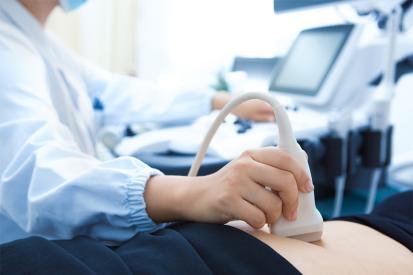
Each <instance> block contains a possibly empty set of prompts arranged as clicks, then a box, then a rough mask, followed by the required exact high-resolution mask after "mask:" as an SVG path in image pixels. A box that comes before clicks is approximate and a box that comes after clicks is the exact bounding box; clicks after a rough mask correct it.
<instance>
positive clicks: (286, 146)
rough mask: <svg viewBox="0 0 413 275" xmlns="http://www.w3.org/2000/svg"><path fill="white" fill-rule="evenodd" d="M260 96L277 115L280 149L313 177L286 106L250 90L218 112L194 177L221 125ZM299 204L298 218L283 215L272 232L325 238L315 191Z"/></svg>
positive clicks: (301, 196)
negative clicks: (247, 102)
mask: <svg viewBox="0 0 413 275" xmlns="http://www.w3.org/2000/svg"><path fill="white" fill-rule="evenodd" d="M251 99H260V100H264V101H266V102H267V103H269V104H270V105H271V107H272V109H273V111H274V114H275V115H276V117H277V124H278V132H279V134H278V136H279V138H278V148H280V149H281V150H284V151H286V152H288V153H289V154H290V155H291V156H292V157H293V158H294V159H295V160H297V161H298V163H299V164H300V165H301V166H302V167H303V168H304V169H305V171H306V172H307V174H308V175H310V177H311V172H310V167H309V165H308V161H307V155H306V153H305V152H304V151H303V150H302V149H301V147H300V145H299V144H298V143H297V141H296V139H295V137H294V133H293V130H292V127H291V122H290V120H289V118H288V115H287V113H286V112H285V110H284V107H283V106H282V105H281V104H280V103H279V102H278V101H277V100H276V99H275V98H274V97H273V96H270V95H266V94H263V93H247V94H243V95H240V96H239V97H236V98H234V99H233V100H231V101H230V102H229V103H228V104H227V105H226V106H225V107H224V109H223V110H222V111H221V112H220V113H219V114H218V116H217V117H216V119H215V120H214V122H213V123H212V125H211V128H210V129H209V130H208V132H207V134H206V135H205V138H204V140H203V142H202V145H201V147H200V149H199V151H198V153H197V155H196V158H195V161H194V164H193V165H192V166H191V169H190V171H189V174H188V176H190V177H194V176H196V175H197V174H198V170H199V168H200V166H201V164H202V160H203V159H204V157H205V154H206V152H207V149H208V146H209V144H210V143H211V140H212V138H213V137H214V135H215V134H216V132H217V130H218V128H219V126H220V125H221V124H222V122H223V121H224V119H225V117H226V116H227V115H228V114H229V113H230V112H231V111H232V110H233V109H234V108H235V107H237V106H238V105H240V104H241V103H243V102H245V101H247V100H251ZM298 200H299V206H298V216H297V220H296V221H293V222H291V221H287V220H286V219H285V218H284V217H281V218H280V219H279V220H277V222H276V223H275V224H273V225H270V228H271V233H273V234H275V235H278V236H283V237H293V238H296V239H300V240H303V241H306V242H314V241H318V240H320V239H321V235H322V232H323V219H322V217H321V215H320V212H318V210H317V208H316V205H315V200H314V192H311V193H306V194H304V193H300V194H299V198H298Z"/></svg>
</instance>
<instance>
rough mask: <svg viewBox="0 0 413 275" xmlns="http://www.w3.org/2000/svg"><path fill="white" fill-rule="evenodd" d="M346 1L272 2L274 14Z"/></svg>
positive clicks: (345, 0)
mask: <svg viewBox="0 0 413 275" xmlns="http://www.w3.org/2000/svg"><path fill="white" fill-rule="evenodd" d="M340 2H343V3H344V2H348V0H274V10H275V12H287V11H290V10H294V9H303V8H310V7H315V6H319V5H326V4H340Z"/></svg>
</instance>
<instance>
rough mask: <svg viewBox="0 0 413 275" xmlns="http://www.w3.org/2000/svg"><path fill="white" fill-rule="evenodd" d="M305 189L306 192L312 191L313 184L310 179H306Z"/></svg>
mask: <svg viewBox="0 0 413 275" xmlns="http://www.w3.org/2000/svg"><path fill="white" fill-rule="evenodd" d="M305 190H306V191H307V192H311V191H314V185H313V182H312V180H311V179H309V180H307V182H306V183H305Z"/></svg>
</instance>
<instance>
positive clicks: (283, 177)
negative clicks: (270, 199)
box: [250, 161, 298, 220]
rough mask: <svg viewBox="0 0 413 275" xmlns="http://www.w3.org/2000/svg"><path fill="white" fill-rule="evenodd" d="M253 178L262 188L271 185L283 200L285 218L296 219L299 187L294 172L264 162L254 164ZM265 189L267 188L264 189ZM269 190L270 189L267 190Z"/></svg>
mask: <svg viewBox="0 0 413 275" xmlns="http://www.w3.org/2000/svg"><path fill="white" fill-rule="evenodd" d="M252 166H253V167H254V168H253V169H251V172H250V177H251V180H252V181H254V182H256V183H258V184H260V185H261V188H262V189H264V187H269V188H271V189H272V190H273V193H272V194H273V195H275V194H274V193H276V194H277V195H278V196H279V198H280V199H281V201H282V213H283V215H284V217H285V218H287V219H289V220H295V219H296V216H297V212H296V210H297V207H298V189H297V188H298V187H297V182H296V180H295V177H294V175H293V174H292V173H290V172H288V171H285V170H281V169H278V168H275V167H272V166H269V165H266V164H263V163H259V162H255V161H254V163H253V164H252ZM264 190H265V189H264ZM267 192H268V191H267Z"/></svg>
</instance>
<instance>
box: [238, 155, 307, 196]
mask: <svg viewBox="0 0 413 275" xmlns="http://www.w3.org/2000/svg"><path fill="white" fill-rule="evenodd" d="M244 156H247V157H250V158H252V159H253V160H255V161H256V162H259V163H263V164H266V165H269V166H272V167H274V168H278V169H281V170H284V171H288V172H290V173H291V174H292V175H293V176H294V178H295V181H296V184H297V186H298V190H300V191H301V192H311V191H313V190H314V186H313V183H312V181H311V178H310V176H309V175H307V173H306V171H305V170H304V168H302V167H301V166H300V165H299V164H298V162H297V161H296V160H295V159H294V158H293V157H292V156H291V155H290V154H288V153H286V152H284V151H282V150H280V149H277V148H274V147H267V148H262V149H258V150H249V151H246V152H245V153H244ZM287 177H288V176H287ZM269 187H271V186H269Z"/></svg>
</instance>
